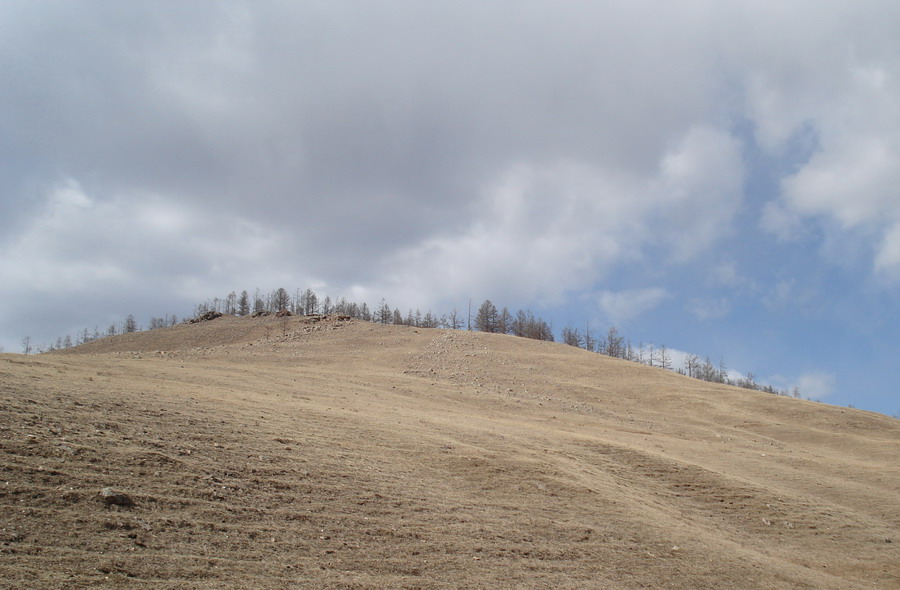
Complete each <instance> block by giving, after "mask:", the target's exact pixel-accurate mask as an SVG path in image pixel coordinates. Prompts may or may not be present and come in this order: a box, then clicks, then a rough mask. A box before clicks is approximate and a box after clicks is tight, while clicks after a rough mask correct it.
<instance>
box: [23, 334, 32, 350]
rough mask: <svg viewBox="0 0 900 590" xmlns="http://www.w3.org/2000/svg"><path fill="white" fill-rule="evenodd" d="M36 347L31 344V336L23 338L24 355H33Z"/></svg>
mask: <svg viewBox="0 0 900 590" xmlns="http://www.w3.org/2000/svg"><path fill="white" fill-rule="evenodd" d="M32 350H34V347H33V346H32V344H31V336H25V337H24V338H22V352H23V353H24V354H31V352H32Z"/></svg>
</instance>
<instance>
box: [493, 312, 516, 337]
mask: <svg viewBox="0 0 900 590" xmlns="http://www.w3.org/2000/svg"><path fill="white" fill-rule="evenodd" d="M513 321H514V320H513V316H512V314H511V313H509V308H507V307H504V308H503V309H502V310H501V311H500V314H499V315H498V316H497V331H498V332H500V333H501V334H510V333H511V332H512V324H513Z"/></svg>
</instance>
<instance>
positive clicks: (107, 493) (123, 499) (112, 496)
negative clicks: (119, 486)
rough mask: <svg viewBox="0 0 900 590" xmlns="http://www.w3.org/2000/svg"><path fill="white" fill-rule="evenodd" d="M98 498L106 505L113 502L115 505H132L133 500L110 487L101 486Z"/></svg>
mask: <svg viewBox="0 0 900 590" xmlns="http://www.w3.org/2000/svg"><path fill="white" fill-rule="evenodd" d="M100 499H101V500H102V501H103V503H104V504H106V505H107V506H109V505H112V504H115V505H116V506H126V507H128V506H134V502H133V501H132V500H131V498H129V497H128V496H127V495H126V494H123V493H122V492H117V491H115V490H114V489H112V488H103V489H102V490H100Z"/></svg>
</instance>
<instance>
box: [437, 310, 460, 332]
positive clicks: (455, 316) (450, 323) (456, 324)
mask: <svg viewBox="0 0 900 590" xmlns="http://www.w3.org/2000/svg"><path fill="white" fill-rule="evenodd" d="M441 323H442V324H443V325H444V327H446V328H450V329H451V330H460V329H462V327H463V322H462V318H461V317H460V316H459V311H457V309H456V308H455V307H454V308H453V311H451V312H450V314H449V315H447V316H445V318H443V319H442V322H441Z"/></svg>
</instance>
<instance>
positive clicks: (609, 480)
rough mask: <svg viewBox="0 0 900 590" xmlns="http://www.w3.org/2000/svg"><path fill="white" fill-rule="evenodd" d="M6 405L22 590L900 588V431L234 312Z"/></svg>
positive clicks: (376, 330)
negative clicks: (105, 491)
mask: <svg viewBox="0 0 900 590" xmlns="http://www.w3.org/2000/svg"><path fill="white" fill-rule="evenodd" d="M0 409H2V412H0V447H2V464H0V468H2V472H0V553H2V557H0V587H9V588H89V587H97V586H110V587H112V586H115V587H122V588H222V587H231V588H298V587H316V588H383V587H393V588H458V587H460V588H462V587H465V588H487V587H490V588H528V587H532V588H547V587H553V588H666V587H670V588H723V587H730V588H833V589H845V588H900V496H898V493H897V492H898V490H900V422H898V421H897V420H894V419H891V418H888V417H884V416H880V415H877V414H872V413H867V412H861V411H856V410H849V409H842V408H836V407H830V406H826V405H822V404H814V403H810V402H804V401H799V400H792V399H787V398H781V397H776V396H772V395H767V394H758V393H753V392H748V391H745V390H738V389H734V388H729V387H721V386H715V385H711V384H707V383H703V382H699V381H695V380H691V379H686V378H682V377H679V376H678V375H674V374H672V373H669V372H665V371H661V370H655V369H650V368H647V367H642V366H640V365H636V364H633V363H627V362H622V361H617V360H613V359H608V358H605V357H602V356H600V355H596V354H591V353H587V352H584V351H580V350H577V349H574V348H571V347H567V346H564V345H561V344H552V343H545V342H536V341H531V340H525V339H518V338H513V337H506V336H498V335H488V334H478V333H466V332H448V331H441V330H426V329H413V328H403V327H392V326H378V325H374V324H369V323H364V322H356V321H336V320H333V319H331V320H326V321H321V322H309V321H308V320H306V319H303V318H290V319H289V320H286V321H283V320H280V319H274V318H260V319H249V318H248V319H237V318H221V319H218V320H215V321H213V322H208V323H203V324H198V325H183V326H177V327H174V328H168V329H164V330H154V331H152V332H143V333H138V334H131V335H126V336H121V337H117V338H110V339H104V340H101V341H97V342H94V343H91V344H88V345H85V346H82V347H79V348H78V349H74V350H70V351H67V353H65V354H53V355H40V356H28V357H26V356H21V355H0ZM106 486H111V487H113V488H114V489H116V490H118V491H122V492H124V493H126V494H128V495H129V496H130V497H131V498H132V500H133V501H134V503H135V505H134V506H133V507H119V506H115V505H112V506H107V505H105V504H104V503H103V502H101V500H100V498H99V495H98V494H99V491H100V490H101V489H102V488H103V487H106ZM3 584H5V586H3Z"/></svg>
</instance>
